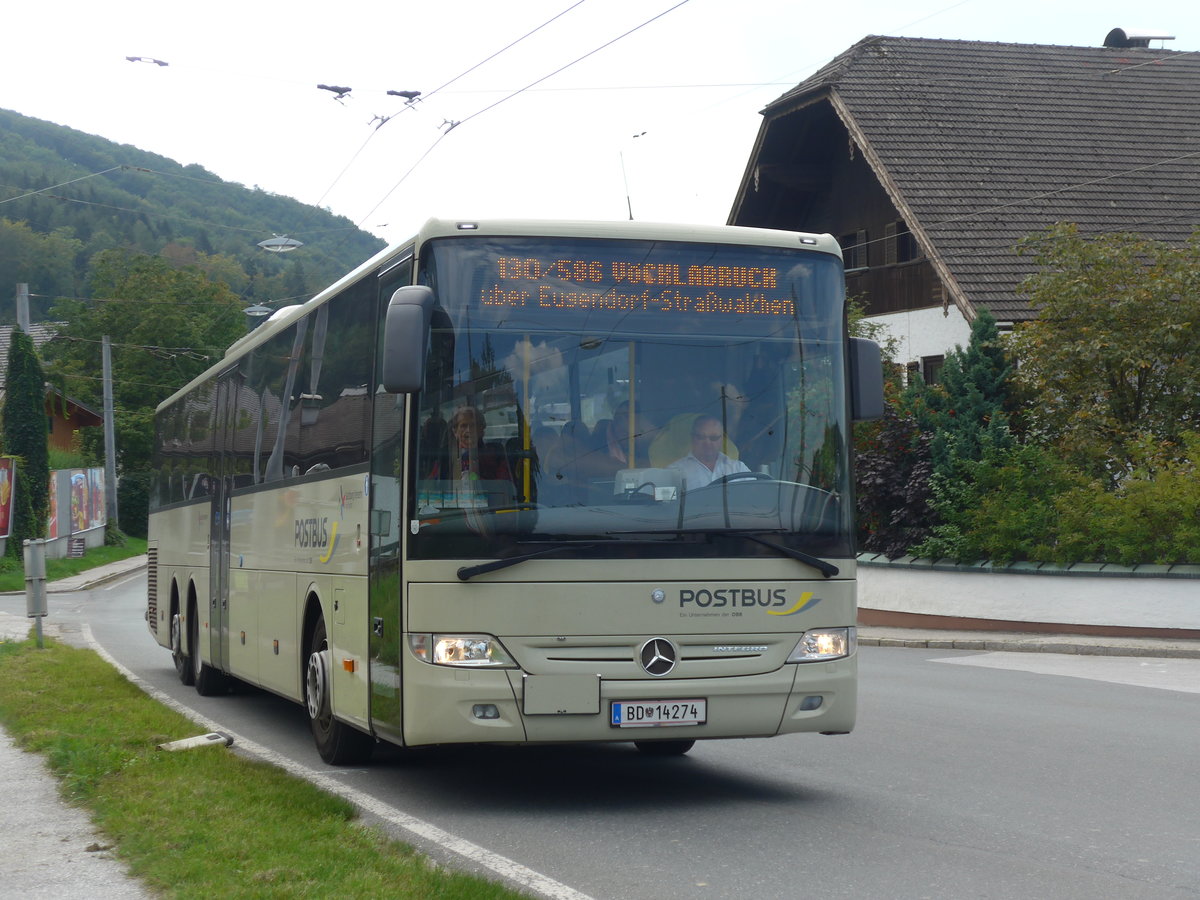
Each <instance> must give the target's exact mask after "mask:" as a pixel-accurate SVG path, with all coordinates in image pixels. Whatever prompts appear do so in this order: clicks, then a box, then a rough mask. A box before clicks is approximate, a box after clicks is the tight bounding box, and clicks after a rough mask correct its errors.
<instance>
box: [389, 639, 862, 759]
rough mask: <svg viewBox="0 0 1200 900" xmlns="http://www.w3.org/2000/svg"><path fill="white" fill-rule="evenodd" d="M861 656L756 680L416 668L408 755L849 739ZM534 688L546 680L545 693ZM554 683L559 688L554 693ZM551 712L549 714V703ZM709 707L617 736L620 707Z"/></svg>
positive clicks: (411, 669) (408, 680) (407, 694)
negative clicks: (454, 748)
mask: <svg viewBox="0 0 1200 900" xmlns="http://www.w3.org/2000/svg"><path fill="white" fill-rule="evenodd" d="M857 665H858V659H857V656H851V657H849V658H846V659H839V660H834V661H829V662H815V663H802V664H799V665H795V664H789V665H784V666H781V667H780V668H778V669H776V670H774V671H772V672H766V673H763V674H759V675H744V676H737V677H726V678H691V679H685V678H680V679H654V680H649V679H638V680H619V679H602V678H600V676H598V675H597V676H584V677H580V676H570V680H569V681H568V680H564V677H563V676H554V675H545V676H533V675H527V674H526V673H524V672H522V671H520V670H515V669H465V668H453V667H447V666H433V665H428V664H425V663H417V662H411V663H410V664H409V665H407V666H406V669H405V672H404V688H403V690H404V712H403V715H404V738H405V743H406V744H407V745H409V746H420V745H427V744H458V743H514V744H517V743H570V742H599V741H635V740H636V741H643V740H659V739H664V740H665V739H669V740H703V739H706V738H733V737H769V736H772V735H777V734H788V733H793V732H827V733H844V732H848V731H850V730H851V729H853V727H854V720H855V715H856V709H857V696H856V683H857V678H856V670H857ZM537 679H546V680H547V683H546V684H545V685H542V684H537V683H536V680H537ZM550 680H553V683H551V681H550ZM547 697H550V698H551V699H552V700H553V702H551V703H550V704H549V705H547V702H546V699H545V698H547ZM673 700H704V701H705V704H704V705H705V710H706V714H705V721H704V723H703V724H698V725H657V726H642V727H629V726H625V727H618V726H614V725H613V724H612V704H613V702H614V701H647V702H648V701H654V702H667V701H673Z"/></svg>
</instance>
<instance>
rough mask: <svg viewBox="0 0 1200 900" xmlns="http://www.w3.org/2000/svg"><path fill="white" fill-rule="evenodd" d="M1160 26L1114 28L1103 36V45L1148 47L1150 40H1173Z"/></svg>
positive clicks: (1173, 36) (1173, 37)
mask: <svg viewBox="0 0 1200 900" xmlns="http://www.w3.org/2000/svg"><path fill="white" fill-rule="evenodd" d="M1173 40H1175V35H1173V34H1167V32H1166V31H1165V30H1164V29H1162V28H1138V29H1134V28H1128V29H1126V28H1114V29H1113V30H1112V31H1110V32H1109V33H1108V35H1107V36H1106V37H1105V38H1104V46H1105V47H1149V46H1150V42H1151V41H1173Z"/></svg>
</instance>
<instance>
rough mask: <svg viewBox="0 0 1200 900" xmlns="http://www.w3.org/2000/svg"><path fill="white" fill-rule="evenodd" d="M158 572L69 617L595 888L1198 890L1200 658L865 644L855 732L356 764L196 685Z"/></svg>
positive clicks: (307, 751) (73, 607)
mask: <svg viewBox="0 0 1200 900" xmlns="http://www.w3.org/2000/svg"><path fill="white" fill-rule="evenodd" d="M144 590H145V580H144V575H139V576H136V577H134V578H131V579H127V580H126V581H124V582H122V583H119V584H115V585H110V586H109V587H107V588H105V589H97V590H93V591H90V592H85V593H77V594H64V595H52V596H51V617H50V620H49V621H51V622H59V623H61V624H62V625H63V626H64V628H65V629H66V630H67V631H68V632H69V633H70V632H72V631H75V630H77V629H78V626H79V625H81V624H82V623H86V624H87V625H88V626H89V627H90V629H91V632H92V634H93V635H94V637H95V640H96V641H97V642H98V643H99V644H100V645H101V646H102V647H103V648H104V649H105V650H106V651H107V652H108V653H110V654H111V655H112V656H113V657H114V658H116V659H117V660H118V661H120V662H121V664H123V665H124V666H126V667H127V668H128V669H130V670H131V671H133V672H134V673H135V674H136V675H137V676H138V677H140V678H142V679H144V680H145V681H146V682H148V683H149V684H151V685H153V686H154V687H156V688H158V689H160V690H162V691H164V692H166V693H168V694H169V695H170V696H172V697H175V698H177V699H178V700H180V701H181V702H183V703H184V704H186V705H188V706H189V707H191V708H192V709H195V710H197V711H198V712H200V713H201V714H202V715H204V716H206V717H208V718H210V719H211V720H213V721H214V722H217V723H220V724H221V725H223V726H224V727H225V728H227V729H229V730H231V731H233V732H235V733H237V734H238V735H241V736H245V737H246V738H248V739H250V740H252V741H254V742H257V743H259V744H262V745H265V746H267V747H269V748H270V749H271V750H273V751H274V752H275V753H277V754H280V755H281V756H282V757H284V758H286V759H290V760H295V761H296V762H297V763H299V764H301V765H303V766H307V767H310V768H311V769H313V770H318V771H320V772H322V773H323V774H325V775H326V776H332V777H333V779H334V780H336V782H337V783H339V784H343V785H346V786H347V787H350V788H353V789H356V790H357V791H360V792H363V793H364V794H366V795H369V796H370V797H372V798H373V799H374V801H375V802H377V803H378V804H381V805H386V807H390V808H392V809H394V810H396V811H398V812H399V813H400V814H401V815H403V814H407V815H409V816H413V817H416V818H417V819H419V820H421V821H423V822H426V823H432V824H433V825H435V826H437V827H438V828H440V829H443V830H444V831H445V832H449V833H450V834H452V835H455V836H458V837H459V838H462V839H465V840H466V841H469V842H472V843H473V844H474V845H476V846H478V847H483V848H486V849H487V850H489V851H492V852H494V853H497V854H501V855H502V856H503V857H507V858H508V859H509V860H513V861H515V862H516V863H519V864H520V865H523V866H525V867H528V868H529V869H532V870H534V871H536V872H538V873H542V874H544V875H545V876H546V877H547V878H548V879H553V880H554V881H556V882H558V883H560V884H561V885H565V886H569V889H573V890H574V891H576V892H579V893H580V894H583V895H588V896H590V897H594V898H656V900H657V898H662V897H664V896H668V897H672V898H689V897H704V898H717V897H721V898H724V897H741V896H748V895H752V896H757V897H766V898H774V897H794V896H804V895H818V896H836V897H887V898H908V897H912V898H919V897H937V898H943V897H946V898H949V897H953V898H964V897H986V898H1031V897H1054V898H1056V900H1066V898H1088V900H1094V898H1106V897H1119V898H1143V897H1144V898H1173V897H1180V898H1184V897H1188V898H1196V897H1200V805H1198V803H1197V801H1198V799H1200V766H1198V765H1197V760H1198V759H1200V757H1198V756H1197V749H1196V748H1197V743H1198V741H1197V738H1198V737H1200V660H1181V659H1171V660H1157V659H1144V658H1105V657H1074V656H1059V655H1055V654H1020V653H976V652H969V651H936V650H915V649H904V648H879V647H866V648H862V650H861V651H860V652H861V656H862V659H861V689H860V690H861V699H860V709H859V725H858V728H857V729H856V731H855V732H854V733H853V734H851V735H848V736H843V737H821V736H817V735H811V736H810V735H793V736H787V737H781V738H776V739H772V740H754V741H719V742H712V743H701V744H698V745H697V747H696V748H695V749H694V750H693V751H692V753H691V754H690V755H689V756H687V757H684V758H681V759H652V758H646V757H643V756H641V755H640V754H638V753H637V752H635V751H633V750H632V749H631V748H629V747H627V746H625V745H620V744H612V745H602V746H596V747H587V748H569V747H554V748H462V749H451V750H441V749H439V750H419V751H398V750H383V751H381V752H379V753H377V755H376V756H377V758H376V760H375V761H374V762H373V764H372V765H371V766H370V767H368V768H362V769H351V770H337V769H331V768H330V767H327V766H324V765H323V764H322V763H321V762H320V760H319V758H318V757H317V755H316V752H315V750H314V749H313V747H312V744H311V740H310V738H309V734H308V728H307V723H306V719H305V716H304V713H303V711H302V710H301V708H300V707H298V706H294V705H291V704H289V703H286V702H284V701H282V700H279V699H278V698H275V697H273V696H270V695H267V694H264V693H259V692H254V691H249V692H242V693H239V694H236V695H232V696H228V697H219V698H204V697H200V696H198V695H197V694H196V693H195V692H194V691H193V690H192V689H190V688H184V687H182V686H181V685H180V684H179V683H178V681H177V680H176V678H175V673H174V669H173V668H172V666H171V661H170V657H169V655H168V654H167V653H166V651H165V650H162V649H161V648H159V647H158V646H157V645H156V644H155V643H154V642H153V640H152V639H151V638H150V636H149V635H148V633H147V631H146V626H145V623H144V621H143V619H142V609H143V605H144ZM23 603H24V600H23V598H12V597H0V609H3V610H5V611H8V612H13V613H18V612H23ZM182 736H185V735H181V737H182ZM398 836H399V837H401V838H404V839H406V840H412V835H411V834H405V833H400V834H398ZM416 842H417V843H418V844H419V845H420V846H422V848H423V849H426V850H428V851H429V852H431V853H433V854H434V855H435V857H439V858H442V859H444V860H447V861H451V860H454V859H455V857H456V854H455V853H453V852H451V851H447V850H445V849H444V848H442V847H440V846H437V845H434V844H430V843H429V842H428V841H421V840H418V841H416ZM458 864H462V862H461V859H459V860H458ZM464 867H465V868H468V869H471V868H475V869H478V866H473V864H471V863H467V864H465V866H464ZM484 874H488V873H487V872H486V871H485V872H484ZM576 896H578V895H576Z"/></svg>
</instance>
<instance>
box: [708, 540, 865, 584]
mask: <svg viewBox="0 0 1200 900" xmlns="http://www.w3.org/2000/svg"><path fill="white" fill-rule="evenodd" d="M717 534H734V535H737V536H738V537H741V538H745V539H746V540H748V541H754V543H756V544H762V545H763V546H764V547H770V548H771V549H772V550H778V551H779V552H780V553H782V554H783V555H784V556H790V557H791V558H792V559H794V560H797V561H798V562H802V563H807V564H808V565H810V566H812V567H813V568H814V569H816V570H817V571H818V572H820V573H821V574H822V575H824V576H825V577H826V578H832V577H833V576H834V575H837V574H839V573H840V572H841V571H842V570H841V569H839V568H838V567H837V566H835V565H834V564H833V563H831V562H826V561H825V560H823V559H821V558H820V557H819V556H813V555H812V554H811V553H805V552H804V551H803V550H793V549H792V548H791V547H785V546H783V544H776V543H775V542H774V541H768V540H766V539H764V538H760V537H759V536H758V535H756V534H747V533H746V532H744V531H718V532H717Z"/></svg>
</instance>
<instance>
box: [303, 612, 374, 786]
mask: <svg viewBox="0 0 1200 900" xmlns="http://www.w3.org/2000/svg"><path fill="white" fill-rule="evenodd" d="M308 647H309V652H308V662H307V663H306V664H305V667H304V704H305V706H306V707H307V709H308V723H309V727H310V728H311V729H312V735H313V741H314V742H315V743H316V745H317V752H318V753H320V754H321V759H323V760H325V762H327V763H329V765H331V766H353V765H360V764H362V763H365V762H366V761H367V760H369V759H370V758H371V752H372V750H374V749H375V739H374V738H373V737H371V735H369V734H364V733H363V732H361V731H359V730H358V729H357V728H351V727H350V726H349V725H347V724H346V723H345V722H339V721H338V720H337V719H335V718H334V717H333V707H332V705H331V702H330V691H329V687H330V677H331V673H330V667H329V658H330V655H329V640H328V638H327V637H326V632H325V619H324V617H320V618H318V619H317V622H316V625H315V626H313V633H312V639H311V640H310V641H309V644H308Z"/></svg>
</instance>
